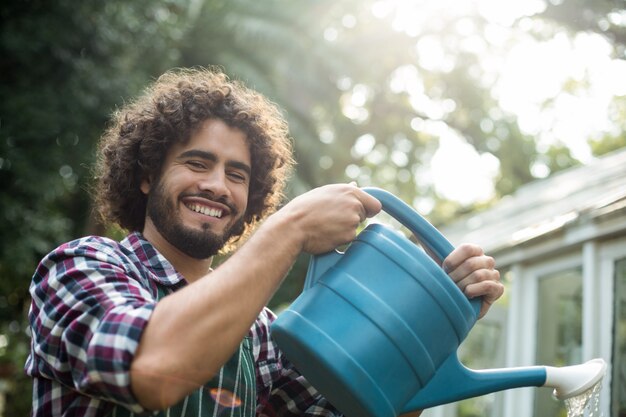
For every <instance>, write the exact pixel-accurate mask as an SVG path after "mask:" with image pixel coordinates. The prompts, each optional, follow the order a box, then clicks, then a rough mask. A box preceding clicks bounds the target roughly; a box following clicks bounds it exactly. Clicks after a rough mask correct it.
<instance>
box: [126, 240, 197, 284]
mask: <svg viewBox="0 0 626 417" xmlns="http://www.w3.org/2000/svg"><path fill="white" fill-rule="evenodd" d="M121 244H122V246H125V247H127V248H128V249H130V250H131V251H133V253H135V254H136V255H137V257H138V258H139V260H140V261H141V263H142V264H143V265H144V266H145V267H146V268H148V269H149V270H150V271H151V272H152V276H153V278H154V280H155V281H157V282H159V283H160V284H163V285H167V286H172V285H176V284H179V283H181V282H182V283H186V282H187V281H186V280H185V278H184V277H183V276H182V275H181V274H180V273H178V272H177V271H176V269H174V266H172V264H171V263H170V262H169V261H168V260H167V259H165V256H163V255H161V253H160V252H159V251H158V250H157V249H156V248H155V247H154V246H153V245H152V243H150V242H148V241H147V240H146V238H145V237H144V236H143V235H142V234H141V233H140V232H133V233H131V234H129V235H128V236H126V238H125V239H124V240H123V241H122V242H121Z"/></svg>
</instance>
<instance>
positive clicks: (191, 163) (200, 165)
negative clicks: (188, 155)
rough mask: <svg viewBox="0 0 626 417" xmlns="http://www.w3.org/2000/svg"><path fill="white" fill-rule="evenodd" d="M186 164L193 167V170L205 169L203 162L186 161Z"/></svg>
mask: <svg viewBox="0 0 626 417" xmlns="http://www.w3.org/2000/svg"><path fill="white" fill-rule="evenodd" d="M186 164H187V165H188V166H189V167H191V169H195V170H199V169H205V168H206V166H205V165H204V163H202V162H200V161H193V160H192V161H187V162H186Z"/></svg>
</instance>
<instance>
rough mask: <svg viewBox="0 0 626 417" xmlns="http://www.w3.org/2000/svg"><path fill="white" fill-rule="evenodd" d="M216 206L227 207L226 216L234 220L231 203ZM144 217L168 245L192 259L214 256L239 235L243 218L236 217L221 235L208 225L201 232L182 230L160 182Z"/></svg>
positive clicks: (152, 193) (183, 227)
mask: <svg viewBox="0 0 626 417" xmlns="http://www.w3.org/2000/svg"><path fill="white" fill-rule="evenodd" d="M205 197H206V196H205ZM220 203H222V204H225V205H226V206H228V207H229V209H230V214H231V215H232V216H233V217H235V218H237V215H238V213H237V210H236V208H235V207H234V205H233V204H229V203H228V202H226V201H220ZM147 214H148V216H149V217H150V219H151V220H152V222H153V223H154V225H155V227H156V228H157V230H158V231H159V233H160V234H161V235H162V236H163V237H164V238H165V239H166V240H167V241H168V242H169V243H170V244H171V245H173V246H174V247H175V248H176V249H178V250H179V251H181V252H183V253H184V254H185V255H187V256H190V257H192V258H194V259H206V258H209V257H211V256H214V255H217V254H218V253H219V251H220V250H221V249H222V248H223V247H224V246H225V245H226V243H228V241H229V240H230V238H231V237H233V236H239V235H241V234H242V233H243V230H244V226H245V224H244V219H243V216H239V217H238V218H237V220H236V221H235V222H234V223H233V224H232V225H230V227H228V228H227V229H226V230H224V233H222V234H221V235H218V234H217V233H214V232H213V231H211V230H210V227H211V225H210V224H209V223H204V224H202V230H198V229H192V228H189V227H186V226H185V225H184V224H183V223H182V221H181V220H180V217H179V216H177V215H176V207H175V204H174V202H173V201H171V200H170V199H168V197H167V195H166V192H165V187H164V186H163V183H162V182H161V181H159V182H158V183H157V184H156V186H155V188H154V189H153V190H151V191H150V193H149V194H148V202H147Z"/></svg>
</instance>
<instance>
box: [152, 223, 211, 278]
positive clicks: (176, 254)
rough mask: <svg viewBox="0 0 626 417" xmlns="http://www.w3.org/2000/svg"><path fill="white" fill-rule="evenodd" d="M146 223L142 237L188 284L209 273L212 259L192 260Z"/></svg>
mask: <svg viewBox="0 0 626 417" xmlns="http://www.w3.org/2000/svg"><path fill="white" fill-rule="evenodd" d="M148 222H149V220H146V227H145V228H144V230H143V232H142V234H143V237H144V238H145V239H146V240H147V241H148V242H150V243H151V244H152V245H153V246H154V247H155V248H156V249H157V250H158V251H159V253H160V254H161V255H163V256H164V257H165V259H167V260H168V261H169V263H171V264H172V266H173V267H174V269H176V271H178V272H179V273H180V274H181V275H182V276H183V277H185V279H186V280H187V281H188V282H189V283H192V282H195V281H197V280H198V279H200V278H202V277H204V276H206V275H207V274H208V273H209V272H211V264H212V263H213V257H209V258H206V259H196V258H192V257H191V256H189V255H187V254H185V253H183V252H181V251H180V250H178V249H177V248H176V247H174V246H172V245H171V244H170V243H169V242H168V241H167V240H166V239H165V238H164V237H163V236H162V235H161V234H160V233H159V232H158V231H157V230H156V228H155V227H154V225H153V224H148Z"/></svg>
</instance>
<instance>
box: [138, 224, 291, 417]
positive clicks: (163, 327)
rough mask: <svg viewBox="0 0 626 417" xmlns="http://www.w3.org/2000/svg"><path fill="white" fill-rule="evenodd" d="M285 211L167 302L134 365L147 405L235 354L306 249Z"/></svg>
mask: <svg viewBox="0 0 626 417" xmlns="http://www.w3.org/2000/svg"><path fill="white" fill-rule="evenodd" d="M292 224H293V223H292V222H290V219H288V218H287V217H286V216H272V217H270V218H269V219H267V221H266V223H265V224H264V225H263V226H261V227H260V228H259V229H258V230H257V232H256V233H255V234H254V235H253V236H252V237H251V238H250V239H249V241H248V242H246V244H244V245H243V246H242V247H241V248H240V249H239V250H238V251H237V253H235V254H234V255H233V256H232V257H231V258H230V259H229V260H228V261H226V262H225V263H224V264H222V265H221V266H220V267H219V268H217V269H216V270H215V271H214V272H212V273H211V274H210V275H208V276H206V277H204V278H202V279H200V280H198V281H196V282H194V283H193V284H191V285H189V286H188V287H186V288H184V289H182V290H180V291H178V292H176V293H174V294H172V295H170V296H168V297H165V298H164V299H163V300H162V301H160V302H159V303H158V304H157V306H156V308H155V310H154V313H153V315H152V317H151V319H150V321H149V323H148V326H147V327H146V328H145V330H144V333H143V335H142V338H141V342H140V345H139V348H138V350H137V353H136V356H135V358H134V360H133V363H132V367H131V375H132V377H131V383H132V388H133V392H134V393H135V395H136V396H137V398H138V400H139V402H140V403H142V405H144V406H145V407H147V408H150V409H159V408H163V407H165V406H168V405H171V404H174V403H176V402H178V401H179V400H180V399H182V398H184V397H185V396H186V395H187V394H189V393H190V392H191V391H193V390H194V389H195V388H197V387H198V386H200V385H201V384H202V383H204V382H206V381H207V380H209V379H210V378H211V377H212V376H213V375H214V374H215V373H216V372H217V371H218V370H219V369H220V367H221V366H222V365H223V364H224V363H225V362H226V361H227V360H228V358H229V357H230V356H231V355H232V353H233V352H234V351H235V350H236V348H237V346H238V345H239V343H240V342H241V340H242V339H243V337H244V336H245V335H246V333H247V332H248V331H249V329H250V327H251V325H252V323H253V322H254V320H255V319H256V317H257V316H258V314H259V312H260V311H261V310H262V309H263V307H264V306H265V305H266V303H267V301H268V300H269V299H270V298H271V296H272V295H273V294H274V292H275V291H276V289H277V287H278V286H279V285H280V283H281V281H282V279H283V278H284V276H285V275H286V274H287V272H288V271H289V268H290V267H291V265H292V264H293V262H294V260H295V258H296V256H297V255H298V254H299V253H300V249H301V245H302V244H301V242H300V241H299V235H298V233H297V231H296V230H292V229H293V227H292Z"/></svg>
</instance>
